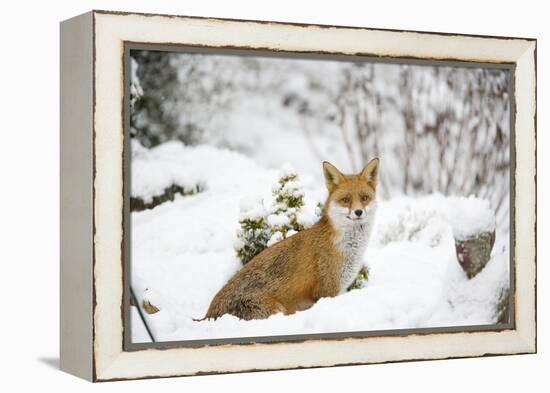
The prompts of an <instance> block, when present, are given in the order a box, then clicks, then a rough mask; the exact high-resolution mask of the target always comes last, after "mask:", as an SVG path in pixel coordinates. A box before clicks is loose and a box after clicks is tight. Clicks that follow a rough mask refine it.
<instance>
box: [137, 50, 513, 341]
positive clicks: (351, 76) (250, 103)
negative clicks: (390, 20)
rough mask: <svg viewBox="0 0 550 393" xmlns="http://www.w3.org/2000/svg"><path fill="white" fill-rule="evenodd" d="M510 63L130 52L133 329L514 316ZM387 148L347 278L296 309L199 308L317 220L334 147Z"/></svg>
mask: <svg viewBox="0 0 550 393" xmlns="http://www.w3.org/2000/svg"><path fill="white" fill-rule="evenodd" d="M509 77H510V75H509V74H508V71H506V70H499V69H495V68H481V67H479V68H466V67H458V66H433V65H404V64H383V63H372V62H368V61H336V60H326V59H322V60H319V59H315V60H313V59H296V58H281V57H259V56H229V55H206V54H190V53H170V52H160V51H159V52H157V51H137V50H133V51H132V52H131V86H130V109H131V115H130V123H131V128H130V136H131V138H130V139H131V146H130V148H131V149H130V150H131V170H130V174H131V196H130V210H131V214H130V220H131V280H130V289H131V291H130V292H131V294H132V299H131V304H132V306H131V307H130V309H131V332H132V342H151V341H180V340H199V339H213V338H231V337H259V336H277V335H292V334H314V333H334V332H356V331H374V330H388V329H411V328H429V327H448V326H469V325H490V324H495V323H505V322H507V321H508V316H509V312H510V310H509V309H508V299H509V287H510V280H509V277H510V269H509V266H510V241H509V237H510V236H509V234H510V209H509V208H510V194H509V176H510V152H509V151H510V132H511V131H510V98H509V89H510V84H509ZM373 157H379V159H380V170H379V185H378V188H377V199H378V211H377V214H376V220H375V223H374V229H373V234H372V237H371V239H370V242H369V245H368V247H367V250H366V252H365V254H364V255H363V257H362V261H363V268H362V269H361V271H360V272H359V274H358V276H357V277H356V279H355V281H354V282H353V283H352V285H350V287H349V288H348V290H347V291H346V292H345V293H343V294H341V295H339V296H336V297H332V298H322V299H320V300H319V301H318V302H317V303H316V304H315V305H313V307H311V308H309V309H307V310H305V311H300V312H297V313H295V314H293V315H287V316H285V315H283V314H276V315H273V316H271V317H269V318H267V319H263V320H254V321H243V320H239V319H238V318H236V317H234V316H231V315H225V316H223V317H221V318H219V319H217V320H215V321H214V320H204V321H200V322H198V321H195V319H199V318H202V317H203V316H204V314H205V312H206V310H207V308H208V306H209V304H210V301H211V300H212V298H213V297H214V295H215V294H216V293H217V291H218V290H219V289H220V288H221V287H222V286H223V285H224V284H225V283H226V282H227V281H228V280H229V279H230V278H231V277H232V276H233V275H234V274H235V273H236V272H237V271H238V270H239V269H240V268H241V267H242V266H243V264H246V263H247V262H249V260H250V259H251V258H252V257H253V256H254V255H256V254H257V253H259V252H260V251H261V250H263V249H264V248H266V247H270V246H272V245H273V244H275V243H277V242H278V241H281V240H282V239H284V238H286V237H289V236H292V235H293V234H295V233H296V232H298V231H301V230H303V229H305V228H308V227H309V226H311V225H313V224H314V223H315V222H316V221H317V220H318V219H319V216H320V214H321V210H322V206H323V203H324V201H325V198H326V196H327V191H326V188H325V185H324V181H323V173H322V166H321V163H322V162H323V161H325V160H327V161H330V162H332V163H333V164H335V165H336V166H337V167H338V168H340V169H341V170H342V171H344V172H347V173H355V172H358V171H359V170H360V169H361V168H362V167H363V165H364V164H365V163H367V162H368V161H369V160H370V159H371V158H373Z"/></svg>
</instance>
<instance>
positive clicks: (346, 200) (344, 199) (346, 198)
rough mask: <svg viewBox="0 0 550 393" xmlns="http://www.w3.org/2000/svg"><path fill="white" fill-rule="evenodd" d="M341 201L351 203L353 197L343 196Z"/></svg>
mask: <svg viewBox="0 0 550 393" xmlns="http://www.w3.org/2000/svg"><path fill="white" fill-rule="evenodd" d="M340 202H342V203H350V202H351V198H350V197H343V198H342V199H340Z"/></svg>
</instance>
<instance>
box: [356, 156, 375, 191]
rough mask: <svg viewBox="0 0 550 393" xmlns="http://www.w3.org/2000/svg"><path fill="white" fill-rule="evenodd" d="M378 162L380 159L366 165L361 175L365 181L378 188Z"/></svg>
mask: <svg viewBox="0 0 550 393" xmlns="http://www.w3.org/2000/svg"><path fill="white" fill-rule="evenodd" d="M378 162H379V160H378V158H373V159H372V160H370V161H369V163H368V164H367V165H365V167H364V168H363V170H362V171H361V173H360V174H359V176H360V177H361V178H362V179H363V180H365V181H366V182H367V183H369V184H370V185H372V186H373V187H376V182H377V181H378Z"/></svg>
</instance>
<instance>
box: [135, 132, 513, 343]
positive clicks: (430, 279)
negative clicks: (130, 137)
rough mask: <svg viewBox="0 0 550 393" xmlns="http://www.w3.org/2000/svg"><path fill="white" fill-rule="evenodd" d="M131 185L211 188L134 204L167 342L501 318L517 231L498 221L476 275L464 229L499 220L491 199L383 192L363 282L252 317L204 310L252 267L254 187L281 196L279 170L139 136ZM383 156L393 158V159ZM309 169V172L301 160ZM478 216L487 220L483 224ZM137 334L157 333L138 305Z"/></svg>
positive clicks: (317, 184)
mask: <svg viewBox="0 0 550 393" xmlns="http://www.w3.org/2000/svg"><path fill="white" fill-rule="evenodd" d="M132 150H133V157H132V196H134V197H141V198H143V199H144V200H146V201H147V200H150V199H151V198H152V197H153V196H155V195H158V194H160V193H162V190H163V189H164V188H166V187H169V186H171V185H172V184H176V185H180V186H183V187H184V188H186V187H188V188H193V187H195V186H196V185H197V184H200V185H201V187H202V188H204V191H203V192H200V193H197V194H195V195H190V196H178V197H176V199H175V200H174V201H173V202H166V203H163V204H162V205H159V206H157V207H155V208H154V209H152V210H145V211H141V212H134V213H132V214H131V220H132V287H133V290H134V292H135V294H136V296H137V298H138V301H139V303H141V302H142V300H143V299H146V300H148V301H150V302H151V303H152V304H154V305H155V306H156V307H158V308H159V309H160V311H159V312H157V313H155V314H151V315H148V314H145V315H146V319H147V323H148V325H149V327H150V328H151V331H152V333H153V335H154V337H155V339H156V340H157V341H175V340H195V339H206V338H227V337H247V336H273V335H288V334H306V333H328V332H345V331H367V330H380V329H403V328H419V327H439V326H457V325H477V324H491V323H494V322H495V321H496V303H497V300H498V295H499V293H500V291H501V290H502V289H503V288H506V287H508V285H509V283H508V278H509V270H508V269H509V239H508V233H507V232H503V231H500V230H499V228H497V240H496V244H495V247H494V248H493V253H492V257H491V260H490V261H489V263H488V264H487V266H486V267H485V269H484V270H482V271H481V272H480V273H479V274H478V275H477V276H475V277H474V278H472V279H470V280H469V279H468V278H467V277H466V274H465V273H464V272H463V271H462V269H461V267H460V265H459V263H458V262H457V259H456V253H455V245H454V238H453V232H454V234H455V236H460V235H464V231H466V232H470V231H475V230H478V229H484V228H485V229H486V228H487V225H494V223H492V222H491V216H490V215H489V216H488V217H487V215H486V212H487V208H488V205H487V202H486V201H483V200H479V199H476V198H473V197H470V198H464V197H444V196H442V195H439V194H433V195H428V196H424V197H420V198H416V199H412V198H408V197H400V198H398V199H392V200H389V201H383V200H382V201H379V208H378V212H377V218H376V223H375V227H374V231H373V237H372V239H371V242H370V244H369V247H368V248H367V251H366V253H365V255H364V263H365V264H366V265H368V266H369V269H370V274H369V280H368V282H367V284H366V285H365V286H364V288H361V289H356V290H352V291H350V292H347V293H345V294H343V295H340V296H338V297H335V298H324V299H321V300H320V301H319V302H318V303H317V304H315V305H314V306H313V307H312V308H310V309H309V310H306V311H302V312H298V313H296V314H294V315H291V316H283V315H281V314H277V315H273V316H272V317H270V318H268V319H266V320H259V321H241V320H239V319H237V318H236V317H233V316H230V315H226V316H223V317H222V318H220V319H218V320H216V321H201V322H195V321H194V320H193V318H202V317H203V316H204V314H205V312H206V310H207V308H208V305H209V303H210V301H211V299H212V298H213V296H214V295H215V294H216V292H217V291H218V290H219V289H220V288H221V287H222V286H223V285H224V284H225V283H226V282H227V280H228V279H229V278H230V277H231V276H233V275H234V274H235V272H236V271H237V270H238V269H239V268H240V267H241V263H240V261H239V259H238V258H237V257H236V255H235V251H234V249H233V246H234V243H235V240H236V233H237V228H238V226H239V223H238V217H239V205H240V202H241V200H242V199H243V198H247V197H254V196H261V197H262V198H264V199H265V200H266V202H269V201H270V198H272V195H271V189H272V187H271V186H272V184H273V183H275V182H276V180H277V174H278V171H277V170H276V169H266V168H265V167H264V166H263V165H260V164H259V163H258V161H257V160H254V159H252V158H249V157H246V156H244V155H242V154H240V153H237V152H235V151H230V150H224V149H219V148H215V147H212V146H206V145H200V146H195V147H188V146H183V145H182V144H181V143H179V142H169V143H165V144H163V145H160V146H158V147H156V148H154V149H151V150H145V149H142V148H140V147H139V146H137V145H136V146H133V147H132ZM382 165H383V162H382ZM299 172H300V171H299ZM300 175H301V177H302V179H301V180H302V185H303V187H304V190H305V192H306V207H305V208H306V209H309V211H310V212H313V211H314V209H315V207H316V205H317V202H319V201H323V200H324V198H325V197H326V191H325V189H324V185H323V184H324V183H323V179H322V178H321V177H320V176H321V170H320V163H319V171H318V175H319V176H316V175H317V173H311V172H307V173H303V174H302V173H300ZM476 226H481V227H478V228H476ZM132 312H133V313H134V315H133V316H132V323H133V329H132V331H133V332H134V337H133V341H134V342H144V341H148V337H147V335H146V334H145V332H144V330H143V329H142V327H141V326H137V325H138V324H139V322H140V320H139V318H138V317H137V313H136V310H135V308H134V307H132Z"/></svg>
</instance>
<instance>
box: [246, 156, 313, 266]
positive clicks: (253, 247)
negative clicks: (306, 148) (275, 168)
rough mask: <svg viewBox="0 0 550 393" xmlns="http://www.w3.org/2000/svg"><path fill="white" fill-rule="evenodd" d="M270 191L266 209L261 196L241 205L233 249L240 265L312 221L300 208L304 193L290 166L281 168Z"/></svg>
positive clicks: (309, 224)
mask: <svg viewBox="0 0 550 393" xmlns="http://www.w3.org/2000/svg"><path fill="white" fill-rule="evenodd" d="M272 193H273V203H272V204H271V206H270V207H269V208H266V207H265V206H264V201H263V200H262V199H261V198H249V199H245V200H244V201H243V203H242V204H241V216H240V218H239V224H240V228H239V230H238V232H237V241H236V243H235V250H236V251H237V256H238V257H239V258H240V260H241V261H242V262H243V264H246V263H247V262H248V261H250V260H251V259H252V258H253V257H254V256H255V255H257V254H258V253H260V251H262V250H263V249H264V248H266V247H269V246H272V245H273V244H275V243H277V242H279V241H281V240H283V239H286V238H287V237H289V236H292V235H294V234H295V233H297V232H299V231H301V230H303V229H305V228H306V227H309V226H311V224H313V222H312V220H311V219H308V217H307V215H306V214H304V212H303V211H302V208H303V207H304V196H305V193H304V191H303V189H302V186H301V185H300V183H299V180H298V174H297V173H296V171H295V170H294V169H293V168H292V167H291V166H290V165H283V167H282V168H281V170H280V173H279V180H278V181H277V183H276V184H274V185H273V186H272Z"/></svg>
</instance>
